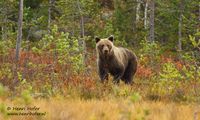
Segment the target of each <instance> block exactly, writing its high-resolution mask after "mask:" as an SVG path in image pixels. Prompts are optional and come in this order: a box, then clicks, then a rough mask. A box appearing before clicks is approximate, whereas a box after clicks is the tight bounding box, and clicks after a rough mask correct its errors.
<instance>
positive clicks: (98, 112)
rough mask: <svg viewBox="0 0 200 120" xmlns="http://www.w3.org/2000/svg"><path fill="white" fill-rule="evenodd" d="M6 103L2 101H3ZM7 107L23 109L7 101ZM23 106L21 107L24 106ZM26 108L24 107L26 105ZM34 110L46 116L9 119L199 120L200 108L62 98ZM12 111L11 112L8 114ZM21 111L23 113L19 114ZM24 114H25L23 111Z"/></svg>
mask: <svg viewBox="0 0 200 120" xmlns="http://www.w3.org/2000/svg"><path fill="white" fill-rule="evenodd" d="M1 102H2V101H1ZM6 104H7V106H15V107H19V106H17V105H16V104H15V105H14V104H13V102H10V101H7V102H6ZM20 106H21V105H20ZM22 106H23V105H22ZM26 106H31V107H34V106H36V107H39V108H40V109H39V110H38V112H43V113H45V115H44V116H37V115H35V116H30V115H29V116H14V115H13V116H7V117H3V116H2V114H1V115H0V116H1V117H0V119H3V118H7V119H11V120H19V119H20V120H21V119H29V120H40V119H41V120H42V119H48V120H199V119H200V106H199V105H197V104H192V105H191V104H190V105H189V104H179V103H173V102H170V103H168V102H160V101H159V102H158V101H157V102H152V101H144V100H141V101H138V102H132V101H130V99H107V100H97V99H91V100H83V99H62V98H59V97H56V98H51V99H49V100H44V99H43V100H41V99H38V100H34V101H33V102H32V103H31V104H29V105H26ZM7 112H9V111H7ZM18 112H19V111H18ZM23 112H24V111H23Z"/></svg>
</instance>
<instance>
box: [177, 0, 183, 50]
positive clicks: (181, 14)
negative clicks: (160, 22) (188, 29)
mask: <svg viewBox="0 0 200 120" xmlns="http://www.w3.org/2000/svg"><path fill="white" fill-rule="evenodd" d="M183 5H184V3H183V0H181V1H180V13H179V25H178V51H182V24H183Z"/></svg>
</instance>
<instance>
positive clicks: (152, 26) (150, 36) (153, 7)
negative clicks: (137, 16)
mask: <svg viewBox="0 0 200 120" xmlns="http://www.w3.org/2000/svg"><path fill="white" fill-rule="evenodd" d="M154 10H155V2H154V0H151V1H150V35H149V41H150V42H153V41H154V39H155V35H154Z"/></svg>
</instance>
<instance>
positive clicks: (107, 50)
mask: <svg viewBox="0 0 200 120" xmlns="http://www.w3.org/2000/svg"><path fill="white" fill-rule="evenodd" d="M108 52H109V49H108V47H105V48H104V49H103V54H106V55H107V54H108Z"/></svg>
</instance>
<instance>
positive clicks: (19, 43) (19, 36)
mask: <svg viewBox="0 0 200 120" xmlns="http://www.w3.org/2000/svg"><path fill="white" fill-rule="evenodd" d="M22 21H23V0H19V17H18V32H17V43H16V56H15V60H16V62H18V61H19V54H20V48H21V41H22Z"/></svg>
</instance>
